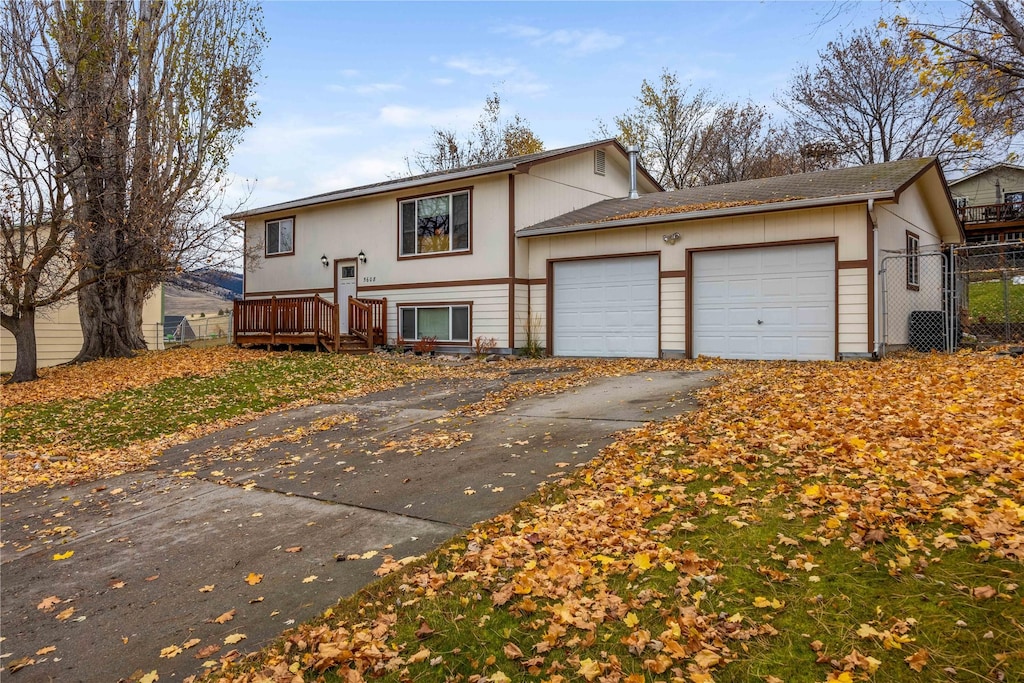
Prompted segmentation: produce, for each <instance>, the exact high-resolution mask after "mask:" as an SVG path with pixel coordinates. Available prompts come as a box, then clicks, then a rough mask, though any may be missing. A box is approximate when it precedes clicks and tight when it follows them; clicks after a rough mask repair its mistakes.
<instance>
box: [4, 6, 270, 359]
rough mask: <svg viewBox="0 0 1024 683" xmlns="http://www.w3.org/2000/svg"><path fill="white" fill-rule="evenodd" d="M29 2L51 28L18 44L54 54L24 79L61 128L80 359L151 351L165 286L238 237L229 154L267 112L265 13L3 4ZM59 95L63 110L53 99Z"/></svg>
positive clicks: (57, 160)
mask: <svg viewBox="0 0 1024 683" xmlns="http://www.w3.org/2000/svg"><path fill="white" fill-rule="evenodd" d="M25 8H31V10H32V11H33V12H34V14H35V17H36V20H35V21H36V24H37V25H38V26H39V27H40V29H39V30H38V31H35V32H33V33H31V34H30V35H22V36H14V37H12V40H17V41H20V44H21V45H22V48H23V49H25V50H28V51H29V52H31V53H34V54H37V55H45V56H46V60H37V61H39V62H40V63H43V62H44V61H45V62H46V63H47V64H49V67H48V68H49V71H48V72H47V74H46V78H45V79H43V80H41V81H40V80H36V81H32V80H31V79H30V78H28V76H26V83H31V82H38V83H41V84H42V85H41V88H36V89H32V88H30V87H29V86H28V85H27V84H18V88H20V89H21V90H22V91H23V92H25V93H26V94H27V96H28V99H26V100H25V102H24V107H25V108H26V109H28V110H32V111H33V112H38V115H39V116H40V117H43V118H44V125H45V126H46V127H47V128H48V131H49V132H50V134H49V136H48V137H47V138H46V140H45V144H46V145H48V146H49V148H50V149H49V152H48V156H47V159H48V160H49V161H50V162H51V166H50V167H49V168H47V169H46V170H47V171H48V172H49V173H51V174H53V175H55V176H58V177H59V178H60V180H61V182H62V183H63V184H64V185H65V186H66V188H67V204H68V211H67V213H68V221H67V222H68V223H69V224H70V225H72V226H73V235H74V245H73V251H74V257H75V262H76V264H77V265H78V268H79V271H78V272H79V280H78V284H79V286H80V290H79V292H78V299H79V313H80V318H81V323H82V332H83V337H84V342H83V346H82V350H81V352H80V353H79V355H78V357H77V358H76V360H80V361H81V360H89V359H92V358H97V357H103V356H112V357H116V356H128V355H132V354H133V353H134V351H135V350H137V349H143V348H145V339H144V337H143V333H142V306H143V303H144V301H145V300H146V298H147V296H148V295H149V293H150V292H151V291H152V290H153V288H154V287H155V286H156V285H157V284H158V283H159V282H160V281H162V280H164V279H167V278H168V277H170V276H171V275H173V274H175V273H176V272H178V271H180V270H182V269H187V268H188V267H189V266H190V265H193V264H195V263H197V262H198V263H204V264H210V265H213V262H214V261H215V260H217V259H222V258H224V256H223V255H221V254H219V253H218V249H219V247H220V246H221V245H222V244H223V243H225V242H227V241H229V240H230V239H231V238H232V234H231V232H230V230H228V229H227V227H226V224H224V223H223V222H221V221H220V219H218V218H216V213H217V209H218V204H219V203H220V200H221V198H222V197H223V192H222V190H223V180H224V174H225V170H226V168H227V164H228V160H229V155H230V153H231V151H232V149H233V148H234V146H235V145H236V144H237V142H238V141H239V140H240V138H241V135H242V132H243V131H244V130H245V129H246V128H247V127H248V126H249V125H251V123H252V120H253V117H254V116H255V115H256V114H257V113H258V112H257V110H256V109H255V106H254V104H253V102H252V99H251V97H250V96H251V94H252V92H253V88H254V84H255V81H254V78H255V74H256V72H257V70H258V66H259V58H260V54H261V51H262V45H263V43H264V42H265V36H264V34H263V29H262V19H261V13H260V10H259V8H258V7H254V6H251V5H248V4H243V3H236V2H229V1H221V0H196V1H194V2H179V3H174V4H172V3H170V2H165V1H164V0H139V2H137V3H131V2H123V3H114V2H112V3H90V2H87V3H66V4H64V3H60V2H49V1H47V0H33V2H31V3H7V4H6V5H5V6H4V9H3V11H4V12H5V16H14V15H15V14H16V13H17V12H18V11H21V10H22V9H24V10H25V11H26V12H27V11H28V9H25ZM9 23H10V25H11V26H12V27H13V29H15V30H17V29H18V28H19V26H20V25H17V24H15V23H14V22H9ZM30 75H32V76H34V75H35V74H34V72H33V74H30ZM12 76H13V77H15V78H20V77H22V76H23V74H21V73H20V72H17V71H15V72H13V73H12ZM58 95H59V97H60V98H61V102H62V107H63V109H62V111H61V115H60V116H56V115H53V114H51V113H50V112H49V111H48V110H46V108H45V107H44V106H43V105H45V103H46V102H47V101H48V100H50V99H52V98H54V97H56V96H58ZM33 115H35V114H33Z"/></svg>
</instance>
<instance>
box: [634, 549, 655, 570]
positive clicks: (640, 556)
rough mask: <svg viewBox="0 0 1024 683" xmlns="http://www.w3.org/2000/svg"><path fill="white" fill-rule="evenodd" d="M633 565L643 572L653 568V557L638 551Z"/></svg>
mask: <svg viewBox="0 0 1024 683" xmlns="http://www.w3.org/2000/svg"><path fill="white" fill-rule="evenodd" d="M633 566H634V567H636V568H637V569H639V570H640V571H642V572H645V571H647V570H648V569H650V568H651V557H650V555H648V554H647V553H637V554H636V555H634V556H633Z"/></svg>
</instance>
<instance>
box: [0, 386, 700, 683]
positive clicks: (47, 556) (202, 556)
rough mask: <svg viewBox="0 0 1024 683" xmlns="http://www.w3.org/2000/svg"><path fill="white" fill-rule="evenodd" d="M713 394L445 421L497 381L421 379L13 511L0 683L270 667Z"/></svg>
mask: <svg viewBox="0 0 1024 683" xmlns="http://www.w3.org/2000/svg"><path fill="white" fill-rule="evenodd" d="M516 379H523V378H522V377H513V378H512V380H516ZM527 379H530V378H527ZM706 381H707V376H706V374H704V373H683V372H676V371H671V372H651V373H641V374H635V375H628V376H623V377H614V378H606V379H601V380H596V381H595V382H593V383H591V384H590V385H588V386H585V387H581V388H578V389H575V390H572V391H571V392H566V393H562V394H555V395H548V396H540V397H534V398H530V399H525V400H522V401H518V402H514V403H512V404H511V405H510V406H509V407H508V408H507V409H506V410H505V411H503V412H499V413H496V414H493V415H489V416H485V417H478V418H465V417H453V416H452V413H450V412H449V411H450V410H451V409H453V408H455V407H457V406H459V405H462V404H465V403H469V402H472V401H475V400H477V399H479V398H481V397H482V396H483V395H484V394H485V393H486V392H487V391H490V390H493V389H496V388H498V387H499V386H500V384H501V383H500V382H498V381H493V380H492V381H482V380H481V381H470V382H466V381H463V382H459V383H450V382H443V381H429V382H421V383H418V384H413V385H408V386H406V387H403V388H401V389H399V390H394V391H390V392H386V393H381V394H375V395H369V396H364V397H361V398H359V399H356V400H353V401H350V402H347V403H344V404H337V405H323V406H316V407H310V408H303V409H298V410H292V411H287V412H283V413H279V414H276V415H273V416H270V417H267V418H263V419H261V420H259V421H257V422H254V423H251V424H248V425H244V426H241V427H237V428H233V429H229V430H226V431H224V432H220V433H218V434H215V435H212V436H210V437H206V438H204V439H200V440H197V441H194V442H192V443H189V444H185V445H183V446H179V447H175V448H173V449H170V450H169V451H168V452H166V453H165V454H164V456H163V457H162V458H161V460H160V462H159V464H158V465H157V466H155V467H154V468H152V469H151V470H149V471H146V472H138V473H133V474H129V475H124V476H122V477H118V478H114V479H107V480H104V481H102V482H96V483H92V484H88V485H82V486H79V487H75V488H68V489H53V490H49V491H41V490H31V491H26V492H23V493H20V494H16V495H10V496H4V499H3V502H2V505H3V507H2V513H3V519H2V532H3V542H4V545H3V554H2V558H0V582H2V606H0V609H2V624H3V633H2V636H3V641H2V642H0V653H2V655H3V659H2V660H0V661H2V664H3V666H4V667H5V668H4V671H3V673H2V675H0V677H2V678H4V679H5V680H12V681H51V680H52V681H58V680H59V681H117V680H126V679H130V678H137V677H138V676H140V675H141V674H143V673H148V672H150V671H153V670H156V671H157V672H158V673H159V676H160V680H161V681H169V680H182V679H184V678H186V677H187V676H189V675H191V674H195V673H199V672H200V671H202V665H203V662H204V661H209V660H215V659H216V658H217V657H219V656H223V655H224V654H225V653H227V652H230V651H231V650H238V651H239V652H241V653H243V654H244V653H247V652H252V651H254V650H257V649H259V648H260V647H262V646H263V645H266V644H267V643H269V642H272V641H273V640H274V638H276V637H277V636H278V635H280V633H281V632H282V631H284V630H286V629H287V628H288V627H289V626H291V625H292V624H295V623H297V622H300V621H303V620H306V619H309V618H311V617H313V616H315V615H317V614H319V613H321V612H322V611H323V610H325V609H326V608H328V607H330V606H331V605H333V604H334V603H335V602H336V601H337V600H338V599H339V598H341V597H344V596H347V595H350V594H352V593H354V592H355V591H357V590H358V589H360V588H361V587H363V586H364V585H366V584H367V583H369V582H370V581H372V580H373V579H374V578H375V577H374V575H373V571H374V570H375V569H377V568H378V567H379V566H380V564H381V560H382V558H383V557H384V556H385V555H391V556H393V557H395V558H402V557H407V556H413V555H420V554H423V553H426V552H429V551H430V550H431V549H433V548H435V547H437V546H438V545H440V544H441V543H443V542H445V541H446V540H448V539H450V538H451V537H453V536H455V535H458V534H459V533H461V532H463V531H464V530H465V529H467V528H468V527H470V526H471V525H472V524H474V523H476V522H479V521H483V520H486V519H488V518H490V517H492V516H494V515H496V514H499V513H501V512H504V511H506V510H508V509H510V508H512V507H513V506H515V504H516V503H518V502H519V501H521V500H523V499H524V498H526V497H527V496H529V495H530V494H531V493H532V492H533V491H535V490H536V488H537V486H538V485H539V484H540V483H542V482H544V481H548V480H551V479H552V478H560V477H562V476H564V475H565V474H566V473H567V472H569V471H571V469H572V468H573V467H575V466H577V465H580V464H582V463H585V462H586V461H588V460H590V459H592V458H594V457H596V456H597V455H598V453H599V451H600V450H601V448H602V447H604V446H605V445H607V444H608V443H610V442H611V441H612V435H613V434H614V433H615V432H617V431H619V430H622V429H627V428H630V427H634V426H637V425H640V424H642V423H643V422H646V421H650V420H657V419H663V418H665V417H668V416H671V415H676V414H679V413H681V412H684V411H687V410H691V409H693V408H694V407H695V404H694V402H693V400H692V398H691V395H692V392H693V390H694V389H696V388H697V387H699V386H701V385H703V384H704V383H705V382H706ZM453 444H455V445H453ZM447 446H451V447H447ZM470 492H472V493H470ZM70 551H73V554H72V555H70V556H67V557H66V559H54V558H55V557H61V556H64V555H66V554H67V553H68V552H70ZM356 557H358V558H359V559H355V558H356ZM240 636H243V637H240ZM225 641H228V642H225ZM232 641H234V642H232ZM186 644H188V645H189V646H188V647H187V648H185V647H184V646H185V645H186ZM174 646H176V647H178V648H183V649H182V650H181V651H180V652H178V653H174ZM51 648H52V649H51ZM165 648H171V649H170V650H165ZM161 652H164V656H161ZM172 653H174V654H173V656H170V657H168V656H167V655H170V654H172ZM29 660H31V661H32V662H33V663H32V664H28V665H26V666H24V667H23V668H20V669H19V670H17V671H15V672H14V673H11V671H10V670H11V668H12V666H11V665H12V663H15V662H18V663H21V664H27V662H28V661H29Z"/></svg>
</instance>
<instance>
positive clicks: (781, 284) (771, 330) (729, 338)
mask: <svg viewBox="0 0 1024 683" xmlns="http://www.w3.org/2000/svg"><path fill="white" fill-rule="evenodd" d="M691 265H692V272H691V273H690V274H689V275H690V282H691V283H692V284H691V286H692V287H693V298H692V303H693V315H692V318H691V323H692V325H693V333H692V336H691V339H692V342H693V354H692V355H693V356H694V357H696V356H699V355H704V356H718V357H720V358H745V359H764V360H768V359H789V360H834V359H835V355H836V350H835V349H836V345H835V339H836V337H835V334H836V331H835V325H836V323H835V320H836V315H835V305H836V304H835V297H836V285H835V277H836V276H835V268H836V261H835V246H834V245H833V244H832V243H822V244H802V245H798V246H780V247H759V248H751V249H729V250H722V251H706V252H699V253H696V254H694V255H693V261H692V264H691Z"/></svg>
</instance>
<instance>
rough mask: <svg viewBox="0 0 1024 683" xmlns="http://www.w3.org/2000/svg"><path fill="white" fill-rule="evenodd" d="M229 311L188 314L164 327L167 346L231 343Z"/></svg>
mask: <svg viewBox="0 0 1024 683" xmlns="http://www.w3.org/2000/svg"><path fill="white" fill-rule="evenodd" d="M231 319H232V313H231V312H230V311H229V312H227V313H224V314H220V315H208V316H203V317H199V316H188V317H185V318H182V319H181V320H179V321H178V322H177V324H175V325H173V326H171V325H169V326H167V327H165V331H164V332H165V333H164V341H165V343H166V344H167V345H168V346H180V345H186V346H216V345H218V344H230V343H231V330H232V327H231Z"/></svg>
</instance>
